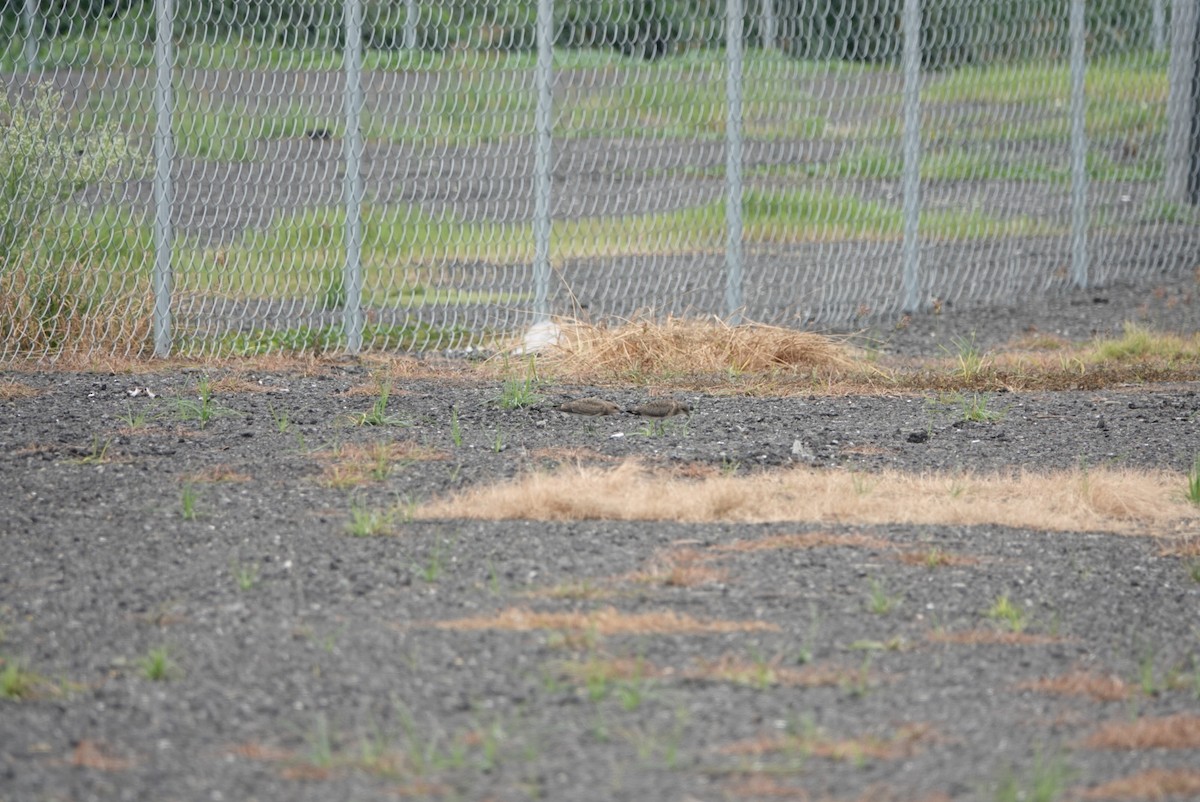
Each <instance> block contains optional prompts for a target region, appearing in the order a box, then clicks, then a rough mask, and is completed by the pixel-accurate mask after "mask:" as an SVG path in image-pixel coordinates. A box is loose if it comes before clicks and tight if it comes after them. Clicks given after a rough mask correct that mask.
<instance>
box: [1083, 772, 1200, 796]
mask: <svg viewBox="0 0 1200 802" xmlns="http://www.w3.org/2000/svg"><path fill="white" fill-rule="evenodd" d="M1080 796H1081V798H1083V799H1149V800H1159V799H1172V798H1182V797H1189V796H1200V771H1197V770H1195V769H1146V770H1145V771H1139V772H1138V773H1136V774H1131V775H1129V776H1128V777H1121V778H1119V779H1116V780H1111V781H1109V782H1106V783H1103V784H1102V785H1097V786H1095V787H1093V788H1089V789H1088V790H1086V791H1084V792H1083V793H1082V794H1081V795H1080Z"/></svg>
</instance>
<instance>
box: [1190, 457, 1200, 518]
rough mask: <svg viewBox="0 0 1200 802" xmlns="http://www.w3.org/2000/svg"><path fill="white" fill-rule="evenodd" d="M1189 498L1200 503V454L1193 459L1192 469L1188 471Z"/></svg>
mask: <svg viewBox="0 0 1200 802" xmlns="http://www.w3.org/2000/svg"><path fill="white" fill-rule="evenodd" d="M1187 499H1188V501H1190V502H1192V503H1193V504H1197V505H1200V454H1197V455H1196V458H1195V459H1194V460H1192V469H1191V470H1190V471H1188V484H1187Z"/></svg>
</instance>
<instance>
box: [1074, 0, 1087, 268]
mask: <svg viewBox="0 0 1200 802" xmlns="http://www.w3.org/2000/svg"><path fill="white" fill-rule="evenodd" d="M1083 11H1084V0H1071V10H1070V16H1071V19H1070V36H1071V283H1072V284H1074V285H1075V286H1076V287H1079V288H1081V289H1082V288H1084V287H1086V286H1087V285H1088V252H1087V245H1088V208H1087V204H1088V176H1087V130H1086V122H1087V95H1086V94H1085V92H1084V88H1085V83H1084V78H1085V74H1086V72H1087V52H1086V45H1087V42H1086V37H1087V28H1086V25H1085V22H1084V15H1083Z"/></svg>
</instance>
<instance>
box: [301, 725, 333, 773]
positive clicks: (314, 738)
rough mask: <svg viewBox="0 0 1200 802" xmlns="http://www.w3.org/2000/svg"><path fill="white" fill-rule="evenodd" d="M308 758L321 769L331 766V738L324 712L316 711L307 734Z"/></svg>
mask: <svg viewBox="0 0 1200 802" xmlns="http://www.w3.org/2000/svg"><path fill="white" fill-rule="evenodd" d="M307 740H308V760H309V762H310V763H311V764H312V765H314V766H316V767H317V768H321V769H328V768H330V767H332V766H333V739H332V738H331V737H330V735H329V722H328V721H326V720H325V714H324V713H318V714H317V716H316V718H315V719H314V720H313V728H312V731H311V732H310V733H309V734H308V738H307Z"/></svg>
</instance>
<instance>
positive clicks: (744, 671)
mask: <svg viewBox="0 0 1200 802" xmlns="http://www.w3.org/2000/svg"><path fill="white" fill-rule="evenodd" d="M683 676H685V677H687V678H688V679H696V680H704V681H707V682H728V683H732V684H734V685H748V686H751V687H754V688H766V687H772V686H776V685H785V686H788V687H799V688H816V687H821V686H833V687H841V686H843V685H847V684H861V683H864V682H868V681H870V679H871V677H869V676H868V675H865V674H864V673H863V671H862V670H861V669H860V668H853V669H851V668H845V667H843V666H838V665H833V664H816V665H808V666H801V667H799V668H792V667H791V666H785V665H783V658H781V657H775V658H772V659H770V660H747V659H746V658H744V657H738V656H737V655H732V654H724V655H721V656H720V657H718V658H717V659H715V660H706V659H703V658H700V659H698V660H697V661H696V667H695V668H692V669H688V670H687V671H685V672H683Z"/></svg>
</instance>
